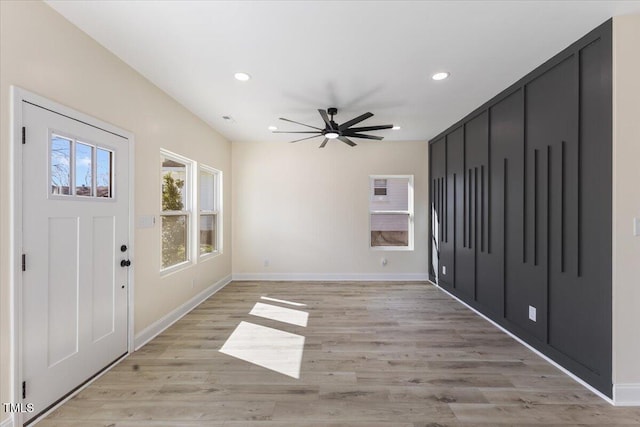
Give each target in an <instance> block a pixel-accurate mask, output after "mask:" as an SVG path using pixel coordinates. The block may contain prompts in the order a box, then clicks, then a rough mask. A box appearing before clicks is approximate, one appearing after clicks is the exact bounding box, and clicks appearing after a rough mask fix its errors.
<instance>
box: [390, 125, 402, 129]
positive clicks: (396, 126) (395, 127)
mask: <svg viewBox="0 0 640 427" xmlns="http://www.w3.org/2000/svg"><path fill="white" fill-rule="evenodd" d="M400 129H402V128H401V127H400V126H398V125H395V126H394V127H392V128H391V130H400Z"/></svg>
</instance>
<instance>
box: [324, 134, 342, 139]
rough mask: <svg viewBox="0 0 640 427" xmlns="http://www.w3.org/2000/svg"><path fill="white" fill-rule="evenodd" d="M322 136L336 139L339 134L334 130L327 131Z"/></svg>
mask: <svg viewBox="0 0 640 427" xmlns="http://www.w3.org/2000/svg"><path fill="white" fill-rule="evenodd" d="M324 136H325V137H326V138H329V139H336V138H337V137H339V136H340V134H339V133H336V132H327V133H325V134H324Z"/></svg>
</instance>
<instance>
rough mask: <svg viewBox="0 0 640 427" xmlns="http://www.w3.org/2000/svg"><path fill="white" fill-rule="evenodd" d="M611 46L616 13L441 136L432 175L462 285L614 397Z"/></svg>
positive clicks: (489, 310) (458, 286) (475, 300)
mask: <svg viewBox="0 0 640 427" xmlns="http://www.w3.org/2000/svg"><path fill="white" fill-rule="evenodd" d="M611 56H612V53H611V22H610V21H609V22H607V23H605V24H603V25H602V26H601V27H599V28H598V29H596V30H594V31H593V32H592V33H590V34H588V35H586V36H585V37H583V38H582V39H581V40H579V41H578V42H576V43H575V44H574V45H572V46H571V47H570V48H567V49H566V50H565V51H563V52H561V53H560V54H558V55H556V56H555V57H554V58H552V59H551V60H549V61H548V62H547V63H545V64H543V65H542V66H540V67H539V68H538V69H536V70H535V71H533V72H532V73H530V74H529V75H527V76H526V77H525V78H523V79H522V80H521V81H519V82H517V83H516V84H514V85H513V86H512V87H511V88H509V89H507V90H506V91H505V92H503V93H502V94H500V95H498V96H497V97H496V98H494V99H493V100H491V101H490V102H488V103H487V104H485V106H483V107H481V108H480V109H478V110H476V111H475V112H474V113H472V114H471V115H469V116H468V117H467V118H465V119H463V121H461V122H460V123H458V124H456V125H455V126H453V127H452V128H450V130H448V131H446V132H445V133H443V136H442V137H439V138H440V139H436V140H435V141H434V144H437V143H439V142H441V141H444V142H445V144H443V146H444V149H443V157H444V161H443V163H444V167H443V169H444V170H443V171H441V173H440V174H439V175H437V176H436V175H432V176H433V177H434V178H436V179H439V180H440V181H439V182H440V186H441V187H442V188H441V191H442V209H443V213H442V215H443V218H442V220H443V221H442V222H444V223H445V226H444V228H443V233H444V239H445V241H446V243H447V245H448V246H449V248H448V251H450V252H449V253H448V254H447V251H444V252H443V255H442V258H443V259H444V260H445V261H446V263H448V264H451V263H452V262H454V265H455V269H454V271H455V278H451V277H449V278H447V280H449V281H450V282H451V281H452V285H451V286H452V287H451V290H452V292H453V293H455V294H456V295H458V296H459V297H461V298H462V299H464V300H465V301H467V302H468V303H469V304H471V305H472V306H474V307H476V308H478V309H480V310H481V311H482V312H484V313H485V314H487V315H489V316H490V317H491V318H493V319H494V320H496V321H498V322H500V323H502V324H503V325H504V326H506V327H507V328H509V329H510V330H512V331H513V332H515V333H516V334H518V335H519V336H521V337H523V338H524V339H525V340H527V341H528V342H529V343H531V344H532V345H534V346H536V347H537V348H539V349H540V350H542V351H544V352H545V353H546V354H548V355H550V356H551V357H552V358H554V359H555V360H557V361H559V362H560V363H562V364H563V365H564V366H566V367H568V368H569V369H571V370H572V371H573V372H574V373H576V374H577V375H579V376H580V377H582V378H583V379H585V380H587V381H588V382H590V383H591V384H592V385H594V386H595V387H597V388H598V389H599V390H601V391H603V392H604V393H605V394H607V395H609V396H610V395H611V257H610V255H611V209H610V206H611V182H612V179H611V173H612V171H611V158H612V155H611V130H612V119H611V111H612V104H611V102H612V95H611ZM458 133H461V134H462V136H460V135H459V134H458ZM458 141H460V142H458ZM459 146H461V147H462V150H461V153H460V152H459V151H460V150H459ZM453 157H459V158H458V159H454V158H453ZM518 165H519V166H518ZM434 173H435V172H434ZM451 186H453V188H450V187H451ZM449 233H451V235H452V236H453V239H449ZM452 240H453V241H452ZM447 245H445V246H447ZM447 257H448V258H447ZM443 283H444V282H443ZM445 286H448V285H447V284H445ZM529 306H532V307H535V308H536V309H537V319H536V320H535V321H534V320H531V319H529V317H528V309H529Z"/></svg>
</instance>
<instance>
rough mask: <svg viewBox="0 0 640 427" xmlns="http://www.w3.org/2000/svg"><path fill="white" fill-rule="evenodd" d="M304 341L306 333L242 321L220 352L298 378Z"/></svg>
mask: <svg viewBox="0 0 640 427" xmlns="http://www.w3.org/2000/svg"><path fill="white" fill-rule="evenodd" d="M304 340H305V337H304V336H302V335H297V334H292V333H290V332H284V331H280V330H278V329H273V328H268V327H266V326H260V325H255V324H253V323H249V322H240V324H239V325H238V327H236V329H235V330H234V331H233V332H232V333H231V336H229V338H228V339H227V341H226V342H225V343H224V345H223V346H222V348H221V349H220V352H221V353H224V354H227V355H229V356H233V357H236V358H238V359H241V360H244V361H246V362H249V363H253V364H255V365H258V366H262V367H263V368H267V369H271V370H272V371H275V372H278V373H281V374H284V375H287V376H290V377H292V378H296V379H298V378H300V365H301V363H302V351H303V349H304Z"/></svg>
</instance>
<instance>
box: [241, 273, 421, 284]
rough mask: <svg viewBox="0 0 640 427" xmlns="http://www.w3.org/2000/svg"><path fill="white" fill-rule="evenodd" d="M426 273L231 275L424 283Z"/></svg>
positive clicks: (249, 279) (284, 279) (309, 280)
mask: <svg viewBox="0 0 640 427" xmlns="http://www.w3.org/2000/svg"><path fill="white" fill-rule="evenodd" d="M428 279H429V274H427V273H363V274H358V273H233V280H236V281H257V280H262V281H304V282H337V281H345V282H363V281H367V282H424V281H427V280H428Z"/></svg>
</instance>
